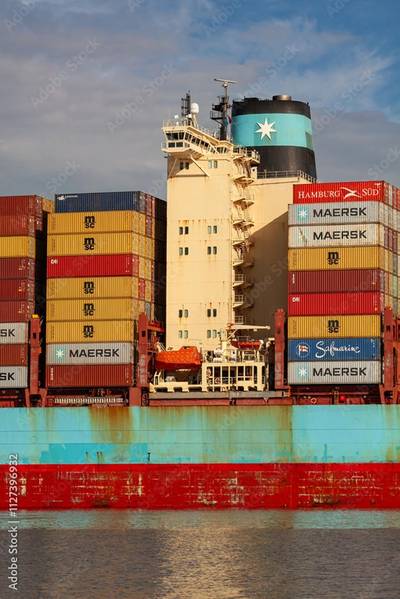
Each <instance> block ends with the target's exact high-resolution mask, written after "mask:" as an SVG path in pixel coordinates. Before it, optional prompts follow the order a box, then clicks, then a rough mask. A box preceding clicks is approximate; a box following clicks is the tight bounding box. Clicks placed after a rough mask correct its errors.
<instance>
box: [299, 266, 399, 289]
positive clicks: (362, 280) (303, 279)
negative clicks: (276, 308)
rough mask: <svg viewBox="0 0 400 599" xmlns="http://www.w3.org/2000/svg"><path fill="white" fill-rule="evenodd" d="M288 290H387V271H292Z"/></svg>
mask: <svg viewBox="0 0 400 599" xmlns="http://www.w3.org/2000/svg"><path fill="white" fill-rule="evenodd" d="M387 274H388V273H387ZM288 291H289V293H318V292H319V293H334V292H335V291H336V292H340V291H348V292H351V291H359V292H362V291H385V271H383V270H379V269H367V268H365V269H351V270H332V271H329V270H303V271H302V270H298V271H291V272H289V275H288Z"/></svg>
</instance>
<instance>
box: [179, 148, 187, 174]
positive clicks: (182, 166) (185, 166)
mask: <svg viewBox="0 0 400 599" xmlns="http://www.w3.org/2000/svg"><path fill="white" fill-rule="evenodd" d="M180 147H181V146H180ZM179 168H180V170H181V171H183V170H188V168H189V163H188V162H180V163H179Z"/></svg>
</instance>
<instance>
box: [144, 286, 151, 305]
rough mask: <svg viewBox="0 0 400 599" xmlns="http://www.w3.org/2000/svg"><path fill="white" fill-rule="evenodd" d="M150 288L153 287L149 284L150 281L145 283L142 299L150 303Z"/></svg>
mask: <svg viewBox="0 0 400 599" xmlns="http://www.w3.org/2000/svg"><path fill="white" fill-rule="evenodd" d="M152 287H153V284H152V283H151V281H146V287H145V294H144V299H145V301H146V302H151V288H152Z"/></svg>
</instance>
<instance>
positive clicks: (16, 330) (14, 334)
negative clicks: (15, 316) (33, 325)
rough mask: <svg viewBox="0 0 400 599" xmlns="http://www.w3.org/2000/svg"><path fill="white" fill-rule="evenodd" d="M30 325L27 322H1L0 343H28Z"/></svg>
mask: <svg viewBox="0 0 400 599" xmlns="http://www.w3.org/2000/svg"><path fill="white" fill-rule="evenodd" d="M28 326H29V325H28V323H25V322H3V323H0V345H12V344H23V343H28V335H29V331H28Z"/></svg>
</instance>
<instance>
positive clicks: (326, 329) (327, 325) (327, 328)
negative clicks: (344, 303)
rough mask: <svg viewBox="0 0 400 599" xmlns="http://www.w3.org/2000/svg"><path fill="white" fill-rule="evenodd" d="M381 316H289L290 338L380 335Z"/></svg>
mask: <svg viewBox="0 0 400 599" xmlns="http://www.w3.org/2000/svg"><path fill="white" fill-rule="evenodd" d="M380 335H381V316H370V315H368V316H365V315H362V316H343V315H341V314H340V315H327V316H289V318H288V339H315V338H317V337H321V338H327V339H334V338H335V339H337V338H338V337H380Z"/></svg>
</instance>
